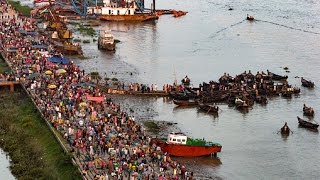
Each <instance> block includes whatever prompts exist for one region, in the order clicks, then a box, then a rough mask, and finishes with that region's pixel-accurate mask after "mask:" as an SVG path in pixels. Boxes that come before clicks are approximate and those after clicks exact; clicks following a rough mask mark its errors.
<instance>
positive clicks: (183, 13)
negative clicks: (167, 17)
mask: <svg viewBox="0 0 320 180" xmlns="http://www.w3.org/2000/svg"><path fill="white" fill-rule="evenodd" d="M172 13H173V17H180V16H184V15H186V14H187V13H188V12H186V11H176V10H173V11H172Z"/></svg>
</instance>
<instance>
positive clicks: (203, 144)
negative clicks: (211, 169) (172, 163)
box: [156, 133, 222, 157]
mask: <svg viewBox="0 0 320 180" xmlns="http://www.w3.org/2000/svg"><path fill="white" fill-rule="evenodd" d="M156 144H157V145H158V146H160V147H161V149H162V150H163V151H164V152H167V153H168V154H169V155H171V156H180V157H197V156H208V155H215V156H216V154H217V153H218V152H221V149H222V146H221V145H220V144H219V143H213V142H208V141H205V140H201V139H192V138H188V137H187V136H186V135H185V134H183V133H170V134H169V135H168V139H167V141H163V140H157V141H156Z"/></svg>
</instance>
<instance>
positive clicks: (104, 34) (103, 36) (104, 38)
mask: <svg viewBox="0 0 320 180" xmlns="http://www.w3.org/2000/svg"><path fill="white" fill-rule="evenodd" d="M98 49H106V50H108V51H114V50H115V49H116V43H115V41H114V37H113V35H112V34H111V32H109V31H101V32H100V36H99V38H98Z"/></svg>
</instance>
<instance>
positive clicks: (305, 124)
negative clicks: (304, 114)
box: [297, 116, 319, 129]
mask: <svg viewBox="0 0 320 180" xmlns="http://www.w3.org/2000/svg"><path fill="white" fill-rule="evenodd" d="M297 118H298V121H299V125H300V126H302V127H306V128H310V129H317V128H318V127H319V124H318V123H317V122H315V121H314V122H310V121H306V120H303V119H301V118H299V117H298V116H297Z"/></svg>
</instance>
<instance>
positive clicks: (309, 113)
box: [303, 104, 314, 116]
mask: <svg viewBox="0 0 320 180" xmlns="http://www.w3.org/2000/svg"><path fill="white" fill-rule="evenodd" d="M303 114H304V115H305V116H314V110H313V108H312V107H307V106H306V105H305V104H304V105H303Z"/></svg>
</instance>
